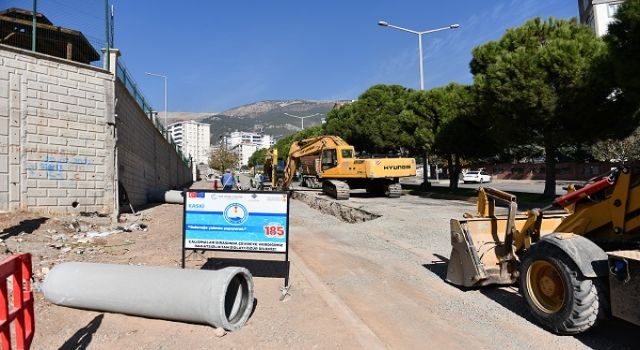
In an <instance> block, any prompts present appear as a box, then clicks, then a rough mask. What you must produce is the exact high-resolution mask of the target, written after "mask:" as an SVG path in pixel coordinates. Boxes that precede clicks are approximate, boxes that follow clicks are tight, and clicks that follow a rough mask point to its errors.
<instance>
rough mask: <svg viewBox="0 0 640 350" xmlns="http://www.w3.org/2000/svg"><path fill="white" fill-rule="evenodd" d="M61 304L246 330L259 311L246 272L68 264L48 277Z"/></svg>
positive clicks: (49, 293)
mask: <svg viewBox="0 0 640 350" xmlns="http://www.w3.org/2000/svg"><path fill="white" fill-rule="evenodd" d="M43 291H44V296H45V298H46V299H47V300H48V301H50V302H52V303H54V304H57V305H62V306H69V307H75V308H81V309H89V310H100V311H107V312H116V313H122V314H129V315H137V316H144V317H149V318H160V319H167V320H175V321H184V322H190V323H201V324H209V325H212V326H214V327H217V328H224V329H226V330H228V331H235V330H238V329H240V328H241V327H242V326H243V325H244V324H245V323H246V322H247V319H248V318H249V315H250V314H251V311H252V309H253V301H254V297H253V279H252V277H251V274H250V273H249V271H248V270H247V269H245V268H242V267H227V268H224V269H221V270H216V271H211V270H190V269H175V268H163V267H146V266H131V265H112V264H94V263H81V262H67V263H62V264H59V265H57V266H55V267H54V268H53V269H52V270H51V271H50V272H49V273H48V275H47V277H46V279H45V281H44V285H43Z"/></svg>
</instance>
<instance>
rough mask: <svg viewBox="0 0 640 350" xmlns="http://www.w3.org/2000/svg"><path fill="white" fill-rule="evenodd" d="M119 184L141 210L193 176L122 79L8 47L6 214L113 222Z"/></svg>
mask: <svg viewBox="0 0 640 350" xmlns="http://www.w3.org/2000/svg"><path fill="white" fill-rule="evenodd" d="M114 51H117V50H114ZM112 57H113V60H112V64H111V69H112V70H113V71H114V72H115V62H116V59H117V55H115V54H112ZM116 101H118V102H117V104H116ZM116 114H117V116H118V118H117V120H116ZM116 134H117V136H116ZM116 138H117V141H116ZM116 159H118V160H119V164H118V165H116ZM118 181H120V183H122V184H123V185H124V187H125V189H126V191H127V194H128V196H129V199H130V201H131V202H132V204H133V205H134V206H139V205H142V204H145V203H147V200H146V193H147V192H148V191H149V190H152V189H172V188H181V187H182V186H186V185H189V184H190V182H191V170H190V169H189V167H188V166H187V165H185V164H184V162H183V161H182V159H181V158H180V156H179V155H178V153H177V152H176V150H175V149H174V147H173V146H172V145H171V144H170V143H169V142H167V140H166V139H165V138H164V137H163V136H162V135H161V134H160V132H159V131H158V130H157V129H156V128H155V126H154V125H153V123H152V122H151V120H150V119H149V118H148V116H147V115H146V114H145V113H144V112H143V111H142V109H141V108H140V107H139V106H138V104H137V103H136V101H135V99H134V98H133V97H132V96H131V94H130V93H129V91H127V89H126V88H125V87H124V86H123V85H122V83H120V81H119V80H117V79H116V78H115V76H114V74H112V73H110V72H109V71H106V70H103V69H100V68H96V67H93V66H90V65H85V64H81V63H76V62H72V61H68V60H64V59H60V58H56V57H52V56H48V55H43V54H39V53H33V52H31V51H27V50H22V49H17V48H14V47H11V46H5V45H0V211H17V210H29V211H35V212H42V213H51V214H67V213H77V212H98V213H102V214H108V215H112V216H113V215H114V214H117V212H118V210H119V206H118V185H117V184H118Z"/></svg>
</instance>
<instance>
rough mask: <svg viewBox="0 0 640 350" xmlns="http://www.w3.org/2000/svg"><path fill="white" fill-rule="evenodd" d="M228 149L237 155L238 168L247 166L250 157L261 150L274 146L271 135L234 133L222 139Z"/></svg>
mask: <svg viewBox="0 0 640 350" xmlns="http://www.w3.org/2000/svg"><path fill="white" fill-rule="evenodd" d="M223 142H226V146H227V148H228V149H231V150H234V151H235V152H236V153H237V154H238V158H239V159H238V167H242V166H247V165H249V158H250V157H251V155H252V154H253V153H254V152H255V151H257V150H259V149H263V148H269V147H271V146H273V145H274V144H275V140H274V138H273V137H272V136H271V135H265V134H264V133H256V132H245V131H234V132H232V133H229V135H226V137H224V138H223Z"/></svg>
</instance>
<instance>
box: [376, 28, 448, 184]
mask: <svg viewBox="0 0 640 350" xmlns="http://www.w3.org/2000/svg"><path fill="white" fill-rule="evenodd" d="M378 25H379V26H381V27H390V28H394V29H398V30H402V31H403V32H409V33H412V34H416V35H417V36H418V57H419V61H420V62H419V63H420V90H421V91H423V90H424V66H423V62H422V60H423V59H422V36H423V35H424V34H430V33H435V32H439V31H443V30H447V29H456V28H460V25H459V24H457V23H454V24H451V25H449V26H447V27H442V28H437V29H431V30H425V31H422V32H419V31H416V30H411V29H407V28H403V27H398V26H394V25H392V24H389V23H388V22H386V21H379V22H378ZM424 160H425V161H424V167H423V168H422V178H423V179H424V181H425V183H428V182H427V180H426V179H427V178H428V176H427V175H428V174H427V172H428V169H429V158H428V154H427V155H425V158H424ZM436 181H438V164H437V163H436Z"/></svg>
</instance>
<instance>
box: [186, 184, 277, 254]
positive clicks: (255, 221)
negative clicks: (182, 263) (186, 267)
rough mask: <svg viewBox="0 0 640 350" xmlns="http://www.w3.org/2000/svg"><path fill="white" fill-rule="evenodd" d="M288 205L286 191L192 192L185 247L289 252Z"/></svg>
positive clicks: (189, 197)
mask: <svg viewBox="0 0 640 350" xmlns="http://www.w3.org/2000/svg"><path fill="white" fill-rule="evenodd" d="M288 208H289V196H288V195H287V194H286V193H273V192H256V193H248V192H205V191H203V192H198V191H194V190H192V191H189V192H187V193H186V196H185V208H184V240H185V241H184V248H185V249H196V250H199V249H203V250H234V251H249V252H269V253H286V252H287V233H288V228H289V226H288V225H289V224H288Z"/></svg>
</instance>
